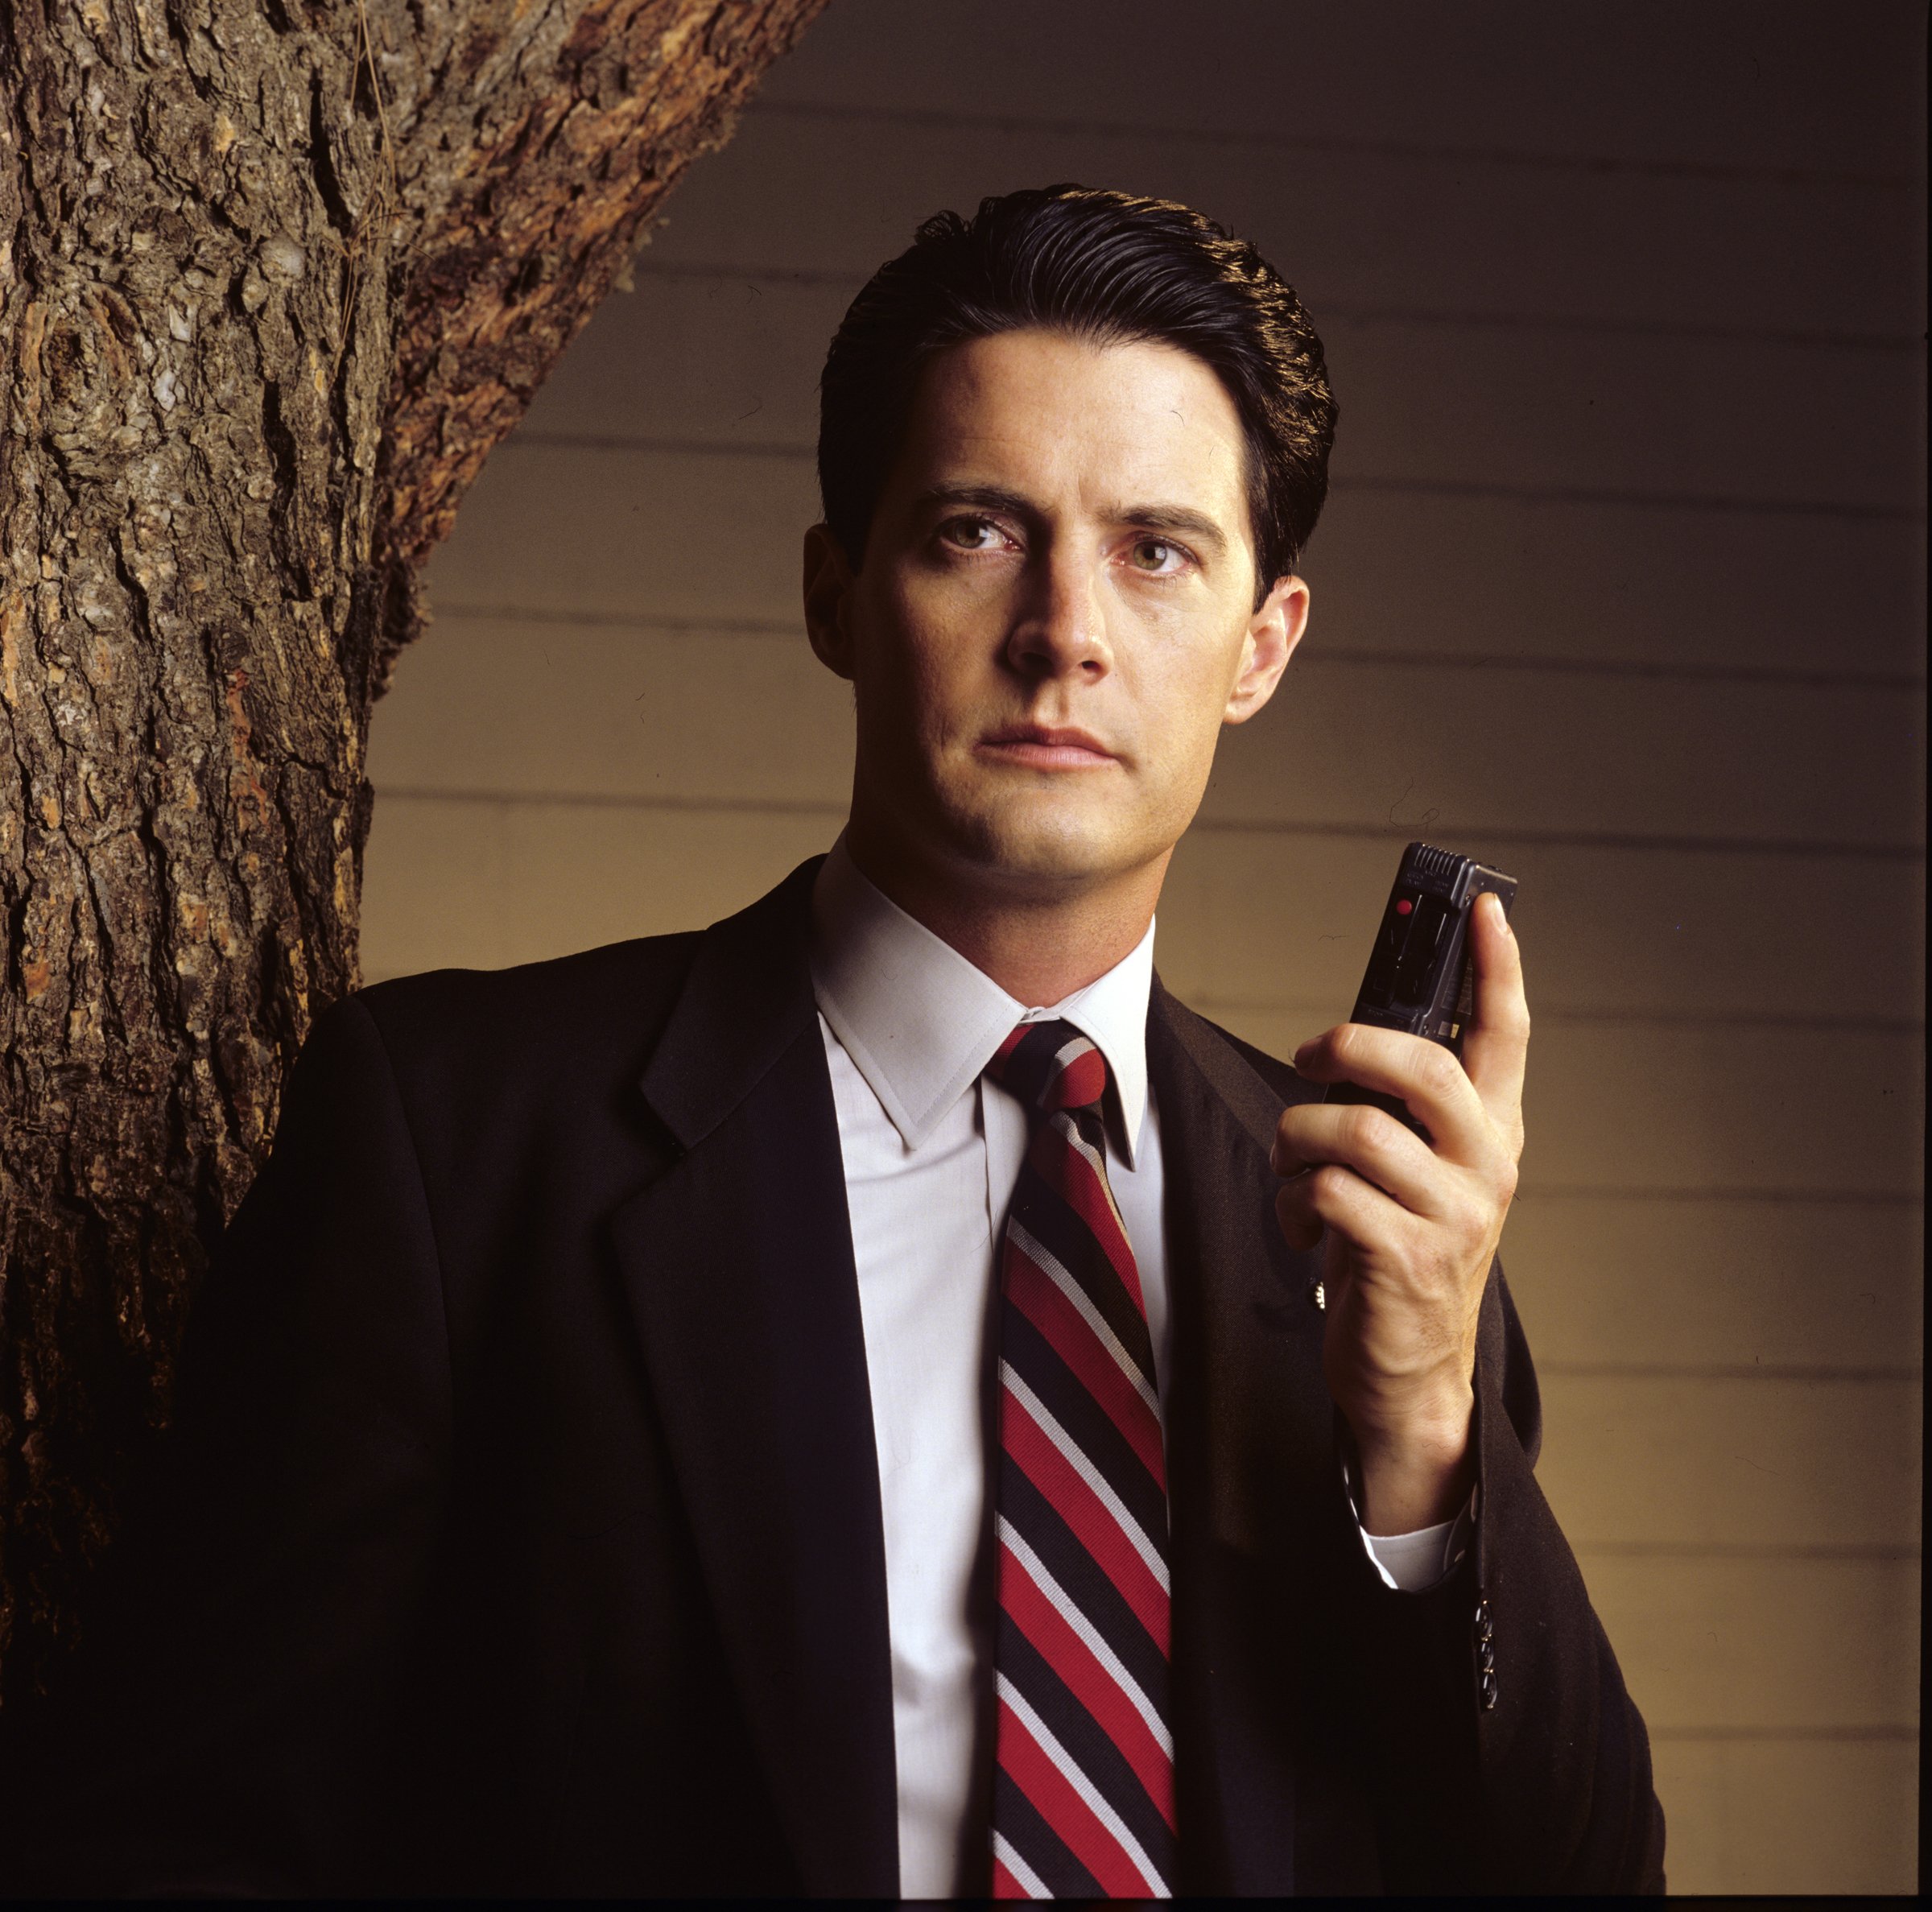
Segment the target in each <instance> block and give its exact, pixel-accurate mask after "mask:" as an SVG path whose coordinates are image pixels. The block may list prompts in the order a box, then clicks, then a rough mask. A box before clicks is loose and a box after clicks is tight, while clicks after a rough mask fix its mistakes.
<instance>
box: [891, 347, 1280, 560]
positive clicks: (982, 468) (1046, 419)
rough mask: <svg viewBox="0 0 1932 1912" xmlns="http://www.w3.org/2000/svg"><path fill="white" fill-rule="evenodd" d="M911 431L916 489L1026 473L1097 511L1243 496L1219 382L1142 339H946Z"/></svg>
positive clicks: (1238, 450) (1223, 503)
mask: <svg viewBox="0 0 1932 1912" xmlns="http://www.w3.org/2000/svg"><path fill="white" fill-rule="evenodd" d="M907 427H908V429H907V434H906V446H905V450H906V453H907V454H908V457H907V459H906V465H905V466H904V467H902V471H903V475H904V476H905V477H906V478H908V479H910V481H911V485H912V489H914V491H915V493H920V494H922V495H923V494H925V493H929V492H932V491H934V490H935V489H950V488H960V489H969V488H972V487H973V486H975V485H979V486H983V487H999V486H1002V485H1005V486H1012V485H1014V484H1015V483H1016V482H1017V481H1030V483H1031V484H1033V485H1047V486H1050V487H1051V488H1053V489H1067V487H1068V486H1070V485H1071V486H1075V487H1077V488H1078V489H1080V491H1081V492H1082V493H1084V494H1085V497H1086V502H1088V503H1089V504H1091V505H1093V506H1100V505H1103V504H1105V505H1112V506H1125V505H1130V504H1135V503H1139V502H1151V501H1153V500H1154V499H1157V498H1158V499H1160V500H1162V501H1165V502H1168V503H1170V504H1175V505H1180V506H1191V507H1193V508H1195V509H1196V510H1209V511H1213V512H1215V513H1216V514H1221V513H1225V512H1228V511H1229V510H1235V509H1236V507H1237V506H1239V505H1241V503H1243V502H1245V499H1244V497H1243V489H1242V470H1243V459H1244V456H1245V445H1244V443H1243V439H1242V435H1241V424H1240V421H1239V419H1238V418H1237V417H1236V413H1235V411H1234V407H1233V403H1232V401H1231V400H1230V399H1228V395H1227V393H1226V391H1225V390H1224V389H1223V387H1222V386H1221V383H1220V380H1219V378H1216V375H1215V374H1214V373H1213V372H1212V370H1210V369H1209V368H1208V366H1207V365H1203V363H1202V362H1201V361H1199V359H1196V358H1195V357H1192V356H1191V354H1189V353H1184V352H1181V351H1179V350H1178V349H1176V348H1174V347H1172V346H1168V345H1158V344H1154V343H1152V342H1150V341H1140V340H1137V341H1131V342H1127V343H1116V344H1109V345H1094V344H1091V343H1088V342H1087V341H1080V340H1075V339H1070V338H1067V337H1064V336H1063V335H1059V334H1055V333H1049V332H1005V333H1000V334H996V335H994V336H993V337H989V338H983V339H975V340H972V341H968V343H967V344H965V345H959V346H955V347H952V348H950V349H948V350H947V352H945V353H942V354H940V355H939V356H938V357H935V360H934V361H932V362H931V364H930V365H928V366H927V368H926V371H925V374H924V375H923V378H921V381H920V384H919V389H918V390H917V391H916V393H915V394H914V403H913V407H912V412H911V415H910V418H909V419H907ZM907 468H910V469H907ZM1042 502H1043V501H1042ZM1231 528H1235V527H1231Z"/></svg>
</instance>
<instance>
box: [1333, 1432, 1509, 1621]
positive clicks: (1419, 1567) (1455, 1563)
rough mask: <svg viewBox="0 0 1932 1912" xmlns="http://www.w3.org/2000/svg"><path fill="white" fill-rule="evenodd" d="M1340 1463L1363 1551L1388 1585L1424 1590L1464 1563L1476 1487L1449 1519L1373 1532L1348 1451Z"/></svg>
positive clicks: (1473, 1517)
mask: <svg viewBox="0 0 1932 1912" xmlns="http://www.w3.org/2000/svg"><path fill="white" fill-rule="evenodd" d="M1341 1463H1342V1485H1343V1486H1344V1488H1345V1489H1347V1490H1348V1510H1349V1512H1350V1513H1352V1514H1353V1515H1354V1516H1355V1522H1356V1532H1357V1533H1358V1534H1360V1535H1361V1537H1362V1550H1363V1551H1364V1553H1366V1554H1367V1555H1368V1556H1369V1562H1370V1563H1371V1564H1372V1565H1373V1567H1374V1568H1375V1571H1377V1573H1378V1574H1380V1575H1381V1576H1382V1584H1383V1585H1384V1586H1385V1587H1392V1588H1394V1589H1395V1591H1396V1592H1398V1593H1425V1592H1427V1591H1428V1590H1429V1588H1431V1587H1433V1586H1435V1585H1436V1584H1438V1583H1439V1582H1440V1581H1443V1580H1447V1578H1448V1577H1449V1575H1451V1574H1452V1573H1453V1572H1455V1570H1456V1568H1457V1567H1459V1566H1461V1565H1462V1563H1463V1556H1464V1555H1466V1554H1467V1553H1468V1551H1469V1538H1470V1535H1471V1534H1472V1531H1473V1530H1474V1528H1475V1525H1476V1489H1475V1488H1473V1487H1472V1488H1471V1489H1469V1498H1468V1501H1466V1502H1465V1503H1464V1504H1463V1510H1462V1512H1461V1513H1459V1514H1457V1516H1456V1517H1455V1519H1454V1520H1446V1521H1444V1522H1442V1523H1441V1524H1440V1525H1439V1526H1433V1527H1418V1529H1417V1530H1415V1532H1414V1533H1413V1534H1371V1533H1370V1532H1369V1530H1368V1529H1367V1528H1366V1527H1364V1526H1363V1525H1362V1524H1361V1521H1362V1510H1361V1503H1360V1501H1357V1500H1356V1495H1355V1478H1354V1476H1353V1475H1352V1473H1351V1472H1349V1468H1348V1456H1347V1455H1346V1454H1345V1453H1344V1455H1343V1456H1342V1457H1341Z"/></svg>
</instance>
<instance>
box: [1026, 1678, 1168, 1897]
mask: <svg viewBox="0 0 1932 1912" xmlns="http://www.w3.org/2000/svg"><path fill="white" fill-rule="evenodd" d="M998 1744H999V1761H1000V1765H1001V1768H1002V1769H1003V1770H1005V1774H1006V1777H1007V1778H1009V1779H1010V1780H1011V1781H1012V1782H1013V1784H1014V1785H1015V1786H1018V1788H1019V1789H1020V1790H1021V1791H1022V1792H1023V1793H1024V1794H1026V1798H1027V1800H1028V1803H1030V1805H1031V1806H1032V1807H1033V1809H1034V1811H1035V1812H1037V1813H1038V1815H1040V1817H1041V1818H1042V1819H1044V1820H1046V1822H1047V1824H1048V1825H1049V1826H1051V1827H1052V1828H1053V1830H1054V1831H1055V1833H1057V1834H1058V1835H1059V1838H1060V1840H1061V1841H1062V1843H1063V1844H1064V1845H1065V1846H1066V1848H1067V1851H1068V1852H1071V1853H1072V1854H1073V1856H1074V1857H1075V1858H1076V1859H1077V1860H1080V1864H1081V1865H1084V1866H1085V1867H1086V1869H1088V1871H1089V1872H1090V1873H1092V1874H1093V1876H1094V1877H1095V1878H1096V1879H1097V1880H1098V1881H1100V1889H1101V1891H1103V1892H1104V1893H1106V1894H1107V1896H1108V1898H1135V1899H1144V1898H1146V1897H1147V1896H1148V1885H1147V1881H1146V1880H1145V1879H1143V1878H1142V1877H1141V1869H1140V1868H1139V1867H1138V1866H1137V1865H1135V1864H1134V1863H1133V1860H1131V1859H1129V1857H1128V1856H1127V1855H1126V1853H1125V1852H1123V1851H1121V1842H1120V1841H1119V1840H1117V1839H1116V1838H1115V1837H1114V1836H1113V1833H1111V1832H1110V1831H1108V1829H1107V1828H1106V1827H1105V1826H1104V1825H1102V1824H1101V1823H1100V1820H1099V1819H1097V1818H1096V1816H1095V1815H1094V1811H1093V1808H1092V1807H1090V1806H1089V1805H1088V1803H1087V1802H1086V1801H1085V1800H1084V1799H1083V1798H1081V1797H1080V1794H1078V1793H1077V1792H1075V1790H1073V1787H1072V1786H1071V1785H1070V1784H1068V1782H1067V1777H1066V1775H1065V1774H1063V1773H1062V1772H1061V1770H1060V1769H1059V1767H1058V1766H1056V1765H1055V1764H1054V1763H1053V1761H1051V1759H1050V1758H1049V1757H1047V1753H1046V1752H1045V1750H1044V1749H1042V1747H1041V1746H1040V1745H1039V1744H1038V1741H1036V1740H1035V1739H1034V1736H1033V1735H1032V1734H1031V1733H1030V1732H1028V1731H1027V1730H1026V1724H1025V1722H1024V1721H1023V1720H1022V1719H1021V1718H1020V1716H1019V1715H1018V1713H1016V1712H1014V1711H1013V1708H1011V1707H1010V1706H1009V1705H1008V1704H1007V1703H1006V1702H1005V1699H1001V1701H1000V1725H999V1734H998Z"/></svg>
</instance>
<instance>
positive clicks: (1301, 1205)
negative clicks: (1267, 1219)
mask: <svg viewBox="0 0 1932 1912" xmlns="http://www.w3.org/2000/svg"><path fill="white" fill-rule="evenodd" d="M1306 1181H1307V1176H1306V1175H1298V1176H1296V1177H1295V1179H1294V1180H1293V1181H1292V1182H1285V1183H1282V1186H1281V1187H1279V1188H1278V1189H1276V1190H1275V1191H1274V1219H1275V1220H1277V1221H1278V1223H1279V1224H1281V1229H1282V1239H1283V1240H1284V1241H1286V1242H1287V1244H1288V1245H1289V1246H1290V1248H1299V1249H1310V1248H1313V1247H1314V1246H1315V1244H1316V1243H1317V1242H1318V1241H1320V1240H1321V1238H1322V1237H1323V1233H1325V1232H1326V1229H1327V1224H1325V1223H1324V1222H1323V1220H1322V1218H1321V1216H1319V1215H1317V1214H1316V1213H1315V1210H1314V1208H1313V1207H1312V1206H1311V1203H1312V1200H1313V1196H1312V1193H1311V1191H1310V1190H1309V1189H1307V1188H1306V1187H1303V1183H1305V1182H1306Z"/></svg>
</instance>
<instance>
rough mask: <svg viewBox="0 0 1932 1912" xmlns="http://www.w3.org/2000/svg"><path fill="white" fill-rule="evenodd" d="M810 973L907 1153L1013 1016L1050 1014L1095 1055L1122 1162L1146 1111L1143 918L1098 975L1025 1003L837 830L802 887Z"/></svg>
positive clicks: (1147, 974)
mask: <svg viewBox="0 0 1932 1912" xmlns="http://www.w3.org/2000/svg"><path fill="white" fill-rule="evenodd" d="M811 915H812V937H811V975H812V986H813V990H814V993H815V995H816V997H817V998H818V1005H819V1010H820V1012H821V1014H823V1015H824V1018H825V1020H826V1021H827V1022H828V1023H830V1024H831V1026H832V1034H834V1035H836V1037H837V1038H838V1039H839V1040H840V1042H841V1043H844V1047H845V1052H846V1054H847V1055H849V1056H850V1057H851V1058H852V1063H853V1065H854V1066H855V1067H857V1070H858V1072H859V1073H860V1074H861V1076H864V1077H865V1081H866V1084H867V1086H868V1087H869V1088H870V1089H871V1090H872V1092H873V1094H874V1095H875V1096H877V1097H878V1099H879V1105H880V1107H881V1108H882V1109H884V1110H885V1111H886V1115H887V1116H888V1117H890V1119H891V1121H892V1125H893V1126H894V1128H895V1129H898V1132H899V1138H900V1140H901V1141H902V1142H904V1143H905V1145H906V1147H907V1148H908V1149H916V1148H918V1147H919V1145H920V1144H921V1143H922V1142H924V1141H925V1140H926V1139H927V1137H928V1136H930V1135H931V1133H932V1131H933V1129H934V1128H935V1125H937V1124H938V1122H939V1118H940V1117H942V1116H943V1115H944V1114H945V1113H946V1112H947V1109H951V1108H952V1105H954V1103H956V1101H958V1100H959V1099H960V1096H962V1095H964V1093H965V1092H966V1091H967V1090H968V1088H971V1087H972V1084H973V1082H974V1081H975V1080H976V1079H977V1077H978V1076H980V1073H981V1072H982V1071H983V1070H984V1069H985V1067H986V1065H987V1063H989V1062H991V1061H992V1060H993V1052H994V1051H996V1050H997V1048H998V1047H999V1046H1000V1044H1001V1043H1003V1042H1004V1041H1005V1039H1006V1038H1007V1036H1008V1035H1009V1034H1011V1033H1012V1030H1013V1026H1014V1025H1015V1024H1016V1023H1019V1022H1050V1021H1051V1020H1052V1019H1053V1018H1055V1017H1059V1018H1063V1019H1064V1020H1065V1021H1067V1022H1071V1024H1072V1025H1073V1026H1074V1027H1075V1029H1077V1030H1080V1033H1081V1034H1083V1035H1084V1036H1086V1037H1087V1038H1088V1039H1089V1040H1091V1041H1092V1043H1093V1044H1094V1045H1095V1047H1096V1048H1098V1049H1099V1050H1100V1053H1101V1054H1102V1055H1104V1056H1105V1057H1106V1059H1107V1067H1108V1070H1109V1072H1111V1074H1112V1076H1113V1082H1114V1087H1115V1089H1116V1091H1117V1093H1118V1094H1119V1096H1120V1103H1121V1119H1122V1125H1123V1127H1124V1129H1125V1134H1123V1136H1122V1138H1121V1143H1122V1153H1123V1154H1124V1156H1125V1160H1126V1162H1127V1166H1128V1167H1129V1168H1131V1167H1133V1159H1134V1155H1135V1153H1136V1151H1137V1148H1138V1146H1139V1142H1140V1136H1141V1121H1142V1120H1143V1119H1144V1117H1146V1112H1147V998H1148V995H1149V992H1150V989H1152V987H1153V982H1154V924H1153V923H1149V924H1148V925H1147V933H1146V935H1144V936H1142V937H1141V939H1140V941H1139V942H1138V943H1137V944H1136V945H1135V946H1134V948H1133V949H1132V950H1131V951H1129V952H1128V954H1127V955H1126V956H1124V957H1122V958H1121V960H1120V961H1119V962H1117V964H1114V966H1113V968H1111V969H1109V970H1108V972H1107V973H1106V974H1105V975H1104V976H1102V977H1098V978H1096V980H1095V981H1092V982H1090V983H1089V984H1088V985H1087V986H1086V987H1085V988H1084V989H1076V990H1075V991H1074V993H1072V994H1071V996H1069V997H1066V998H1065V999H1064V1000H1063V1001H1059V1002H1056V1003H1054V1004H1051V1006H1047V1007H1046V1008H1029V1007H1028V1006H1026V1004H1025V1003H1022V1002H1019V1001H1016V1000H1015V999H1014V998H1013V997H1011V996H1009V995H1008V994H1007V993H1006V992H1005V990H1004V989H1001V987H1000V985H998V984H997V982H995V981H993V978H992V977H990V976H989V975H987V974H986V973H985V971H984V970H981V969H978V968H975V967H974V966H973V965H972V964H971V963H969V962H968V960H966V958H965V957H964V956H961V955H960V952H958V951H957V950H956V949H955V948H953V947H952V945H951V944H948V943H946V942H943V941H942V940H941V939H940V938H939V937H938V936H935V935H934V934H933V933H932V931H931V930H929V929H927V927H926V926H925V924H923V923H920V922H918V921H916V920H915V919H914V918H912V917H910V916H909V915H906V912H905V911H903V910H902V909H901V908H900V907H899V906H898V904H897V903H895V902H893V900H892V899H891V898H890V897H889V896H887V895H886V894H885V892H884V891H883V890H880V889H879V888H878V887H877V885H875V884H874V883H873V882H871V881H870V880H869V878H866V877H865V875H864V874H863V873H861V871H860V869H859V866H858V865H857V864H856V863H854V862H853V861H852V857H851V853H849V852H848V850H847V849H846V848H845V839H844V836H840V839H839V840H838V841H837V842H836V844H834V845H832V853H831V854H830V855H829V856H828V857H826V859H825V861H824V864H823V865H821V867H820V869H819V874H818V878H817V882H816V883H815V886H814V887H813V890H812V911H811Z"/></svg>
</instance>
